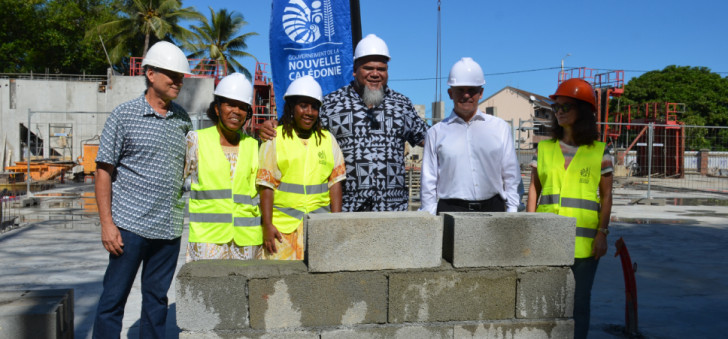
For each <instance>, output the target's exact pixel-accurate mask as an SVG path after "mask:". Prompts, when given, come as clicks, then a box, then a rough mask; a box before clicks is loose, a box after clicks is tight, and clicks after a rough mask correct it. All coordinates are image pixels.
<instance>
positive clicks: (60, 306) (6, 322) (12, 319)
mask: <svg viewBox="0 0 728 339" xmlns="http://www.w3.org/2000/svg"><path fill="white" fill-rule="evenodd" d="M73 313H74V310H73V289H50V290H22V291H3V292H0V338H49V339H50V338H54V339H55V338H58V339H62V338H73V335H74V333H73V331H74V323H73Z"/></svg>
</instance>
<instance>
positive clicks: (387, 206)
mask: <svg viewBox="0 0 728 339" xmlns="http://www.w3.org/2000/svg"><path fill="white" fill-rule="evenodd" d="M384 93H385V94H384V101H383V102H382V103H381V104H380V105H379V106H376V107H373V108H371V109H370V108H368V107H367V106H366V105H365V104H364V102H363V101H362V99H361V97H360V96H359V94H358V93H357V92H356V90H355V89H354V86H353V82H352V83H351V84H349V85H347V86H344V87H342V88H340V89H338V90H336V91H335V92H332V93H330V94H328V95H327V96H326V97H324V103H323V106H321V112H320V113H319V117H320V118H321V123H322V125H323V127H324V128H326V129H328V130H329V131H330V132H331V134H332V135H333V136H334V137H335V138H336V141H338V142H339V146H341V152H342V153H343V154H344V162H345V163H346V182H345V184H344V186H343V207H342V209H343V210H344V211H346V212H357V211H406V210H407V201H408V200H409V191H408V190H407V187H406V183H405V168H404V146H405V142H409V143H410V144H411V145H412V146H416V145H419V144H420V143H421V142H422V141H423V140H424V139H425V134H426V133H427V127H428V126H427V124H426V123H425V121H424V120H422V119H421V118H420V117H419V116H418V115H417V112H416V111H415V109H414V106H412V102H411V101H410V100H409V99H408V98H407V97H405V96H404V95H402V94H400V93H397V92H395V91H393V90H391V89H390V88H389V87H386V88H385V90H384Z"/></svg>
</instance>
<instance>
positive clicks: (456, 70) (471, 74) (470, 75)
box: [447, 57, 485, 87]
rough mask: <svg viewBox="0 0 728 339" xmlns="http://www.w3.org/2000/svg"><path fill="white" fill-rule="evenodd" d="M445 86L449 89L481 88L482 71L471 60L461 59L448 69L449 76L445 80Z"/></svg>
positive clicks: (483, 81) (482, 82) (482, 80)
mask: <svg viewBox="0 0 728 339" xmlns="http://www.w3.org/2000/svg"><path fill="white" fill-rule="evenodd" d="M447 84H448V85H449V86H450V87H457V86H472V87H475V86H483V85H485V78H484V77H483V69H482V68H480V65H478V63H477V62H475V61H474V60H473V58H468V57H465V58H462V59H460V60H458V61H457V62H456V63H455V64H454V65H452V68H450V76H448V78H447Z"/></svg>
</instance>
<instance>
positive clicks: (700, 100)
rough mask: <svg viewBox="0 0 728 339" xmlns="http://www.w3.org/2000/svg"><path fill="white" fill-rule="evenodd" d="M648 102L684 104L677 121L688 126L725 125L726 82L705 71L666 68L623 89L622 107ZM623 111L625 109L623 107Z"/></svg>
mask: <svg viewBox="0 0 728 339" xmlns="http://www.w3.org/2000/svg"><path fill="white" fill-rule="evenodd" d="M649 102H675V103H684V104H685V106H686V111H685V113H684V114H683V115H682V116H678V120H680V121H683V122H685V123H686V124H687V125H707V126H726V125H728V78H723V77H721V76H720V75H719V74H716V73H712V72H711V71H710V69H709V68H707V67H689V66H674V65H672V66H667V67H665V69H663V70H661V71H651V72H647V73H645V74H643V75H641V76H639V77H637V78H634V79H632V80H630V81H629V83H627V85H625V87H624V95H623V96H622V98H621V103H622V105H629V104H631V105H633V108H634V107H635V105H637V106H639V105H640V104H645V103H649ZM623 107H624V106H623Z"/></svg>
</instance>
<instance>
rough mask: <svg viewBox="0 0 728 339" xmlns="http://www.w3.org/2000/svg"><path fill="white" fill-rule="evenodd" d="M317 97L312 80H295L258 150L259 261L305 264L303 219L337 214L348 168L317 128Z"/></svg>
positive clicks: (330, 138) (326, 134)
mask: <svg viewBox="0 0 728 339" xmlns="http://www.w3.org/2000/svg"><path fill="white" fill-rule="evenodd" d="M321 92H322V91H321V86H320V85H319V84H318V82H316V80H314V78H313V77H311V76H304V77H301V78H298V79H296V80H295V81H293V82H292V83H291V84H290V85H289V86H288V89H287V90H286V94H285V95H284V96H283V97H284V98H285V106H284V108H283V116H282V117H281V121H280V125H279V126H278V127H277V131H276V137H275V138H273V139H271V140H268V141H266V142H265V143H263V145H261V147H260V155H259V158H260V166H259V169H258V178H257V180H256V184H258V187H259V189H260V212H261V218H262V220H261V223H262V225H263V249H264V250H263V251H260V252H259V258H260V259H273V260H303V253H304V252H303V250H304V248H303V240H304V234H303V218H304V217H305V215H306V214H308V213H329V212H341V204H342V202H341V192H342V189H341V181H342V180H344V179H346V165H345V164H344V156H343V155H342V153H341V149H340V148H339V144H338V143H337V142H336V139H335V138H334V137H333V136H332V135H331V133H329V132H328V131H326V130H322V129H321V121H320V119H319V117H318V114H319V108H320V107H321V102H322V93H321Z"/></svg>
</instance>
